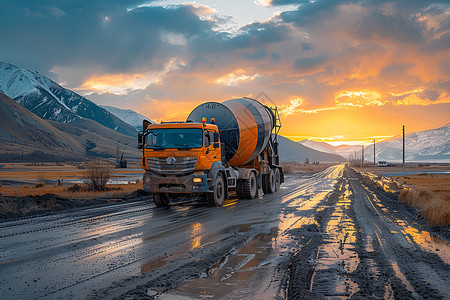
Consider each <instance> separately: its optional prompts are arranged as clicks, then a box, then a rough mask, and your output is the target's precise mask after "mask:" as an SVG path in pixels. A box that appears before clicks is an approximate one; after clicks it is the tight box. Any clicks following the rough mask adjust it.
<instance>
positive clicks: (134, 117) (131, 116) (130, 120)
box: [100, 105, 155, 130]
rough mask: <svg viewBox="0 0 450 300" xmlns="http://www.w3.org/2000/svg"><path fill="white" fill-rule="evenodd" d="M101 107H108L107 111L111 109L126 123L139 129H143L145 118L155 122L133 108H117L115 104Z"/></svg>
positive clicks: (111, 111)
mask: <svg viewBox="0 0 450 300" xmlns="http://www.w3.org/2000/svg"><path fill="white" fill-rule="evenodd" d="M100 107H103V108H104V109H106V110H107V111H109V112H110V113H112V114H113V115H115V116H116V117H118V118H119V119H121V120H122V121H124V122H125V123H127V124H130V125H131V126H133V127H134V128H136V129H137V130H142V121H143V120H147V121H150V122H152V123H155V122H153V121H152V120H150V119H149V118H147V117H145V116H143V115H141V114H139V113H137V112H135V111H134V110H131V109H121V108H117V107H114V106H106V105H100Z"/></svg>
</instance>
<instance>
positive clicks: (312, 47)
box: [300, 42, 314, 51]
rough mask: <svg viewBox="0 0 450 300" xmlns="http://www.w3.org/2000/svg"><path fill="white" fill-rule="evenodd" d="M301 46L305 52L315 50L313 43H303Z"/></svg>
mask: <svg viewBox="0 0 450 300" xmlns="http://www.w3.org/2000/svg"><path fill="white" fill-rule="evenodd" d="M300 46H301V47H302V49H303V50H305V51H309V50H312V49H314V46H313V45H312V44H311V43H306V42H303V43H301V44H300Z"/></svg>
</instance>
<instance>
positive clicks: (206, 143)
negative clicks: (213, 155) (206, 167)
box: [205, 131, 211, 148]
mask: <svg viewBox="0 0 450 300" xmlns="http://www.w3.org/2000/svg"><path fill="white" fill-rule="evenodd" d="M210 145H211V137H210V134H209V132H207V131H205V148H207V147H209V146H210Z"/></svg>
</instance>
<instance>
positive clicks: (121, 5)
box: [0, 1, 212, 72]
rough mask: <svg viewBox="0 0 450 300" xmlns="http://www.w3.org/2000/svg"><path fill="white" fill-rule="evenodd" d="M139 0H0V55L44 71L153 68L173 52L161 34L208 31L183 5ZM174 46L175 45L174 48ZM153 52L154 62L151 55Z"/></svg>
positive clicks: (187, 34) (206, 23) (186, 35)
mask: <svg viewBox="0 0 450 300" xmlns="http://www.w3.org/2000/svg"><path fill="white" fill-rule="evenodd" d="M141 2H142V1H139V2H138V1H77V2H76V3H75V2H73V1H69V2H66V1H64V2H63V1H14V3H8V4H6V5H3V4H2V7H1V9H0V34H1V35H2V37H3V38H4V40H6V41H8V42H7V43H6V44H4V45H2V47H1V48H0V56H1V57H2V58H3V59H5V60H9V61H11V62H15V63H18V64H21V63H22V60H23V58H33V60H34V63H33V64H31V66H30V67H32V68H36V69H39V70H42V71H43V72H48V71H49V70H51V69H52V68H53V67H54V66H63V67H64V66H67V67H70V66H74V65H77V66H80V65H86V66H90V65H97V66H101V67H102V69H103V71H105V72H117V71H123V72H125V71H128V70H131V69H133V68H138V67H140V66H149V65H151V66H152V67H155V68H158V67H160V66H158V61H164V58H165V57H167V56H169V55H171V54H173V53H171V51H170V50H171V47H170V45H167V42H164V41H163V39H162V35H164V34H165V33H168V32H173V33H176V34H179V35H181V36H183V37H184V38H186V39H188V40H189V39H191V38H193V37H194V36H196V35H204V34H211V27H212V24H211V23H210V21H202V20H200V19H199V18H198V16H197V15H196V14H195V13H194V12H193V9H192V8H191V7H189V6H177V7H171V8H163V7H142V8H136V9H133V10H127V9H129V8H133V7H136V5H137V4H139V3H141ZM178 51H179V49H177V52H178ZM156 56H158V61H156V60H154V58H155V57H156Z"/></svg>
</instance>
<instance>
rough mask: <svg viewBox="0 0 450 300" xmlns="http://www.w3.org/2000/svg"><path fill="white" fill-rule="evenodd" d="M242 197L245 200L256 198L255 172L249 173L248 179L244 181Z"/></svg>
mask: <svg viewBox="0 0 450 300" xmlns="http://www.w3.org/2000/svg"><path fill="white" fill-rule="evenodd" d="M243 184H244V196H245V198H246V199H254V198H256V194H257V192H258V187H257V182H256V175H255V172H251V173H250V177H249V178H248V179H245V180H244V182H243Z"/></svg>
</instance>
